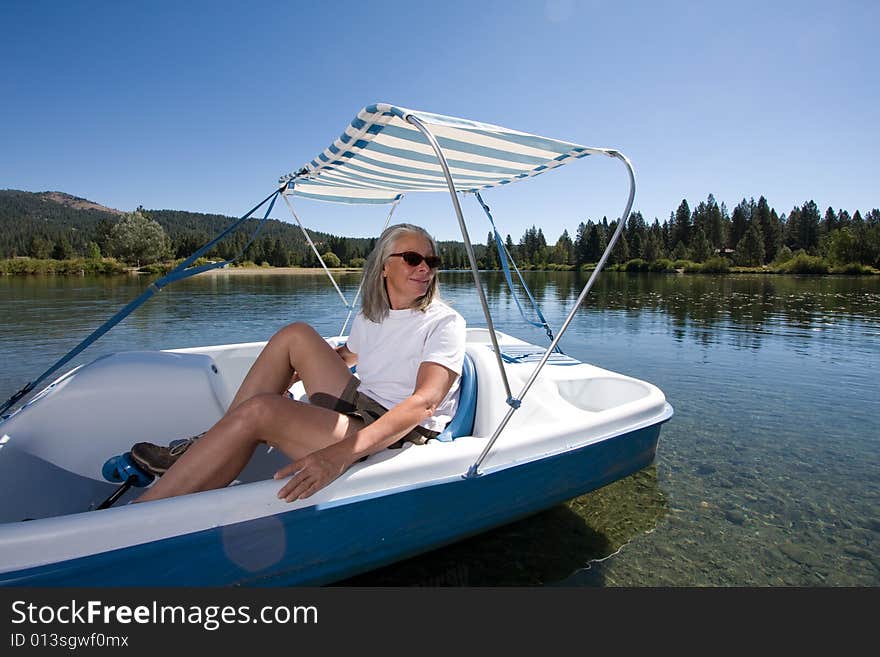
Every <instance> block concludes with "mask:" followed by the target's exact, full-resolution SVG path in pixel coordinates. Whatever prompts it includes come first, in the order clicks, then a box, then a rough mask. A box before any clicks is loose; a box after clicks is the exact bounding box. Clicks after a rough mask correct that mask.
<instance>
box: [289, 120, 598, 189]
mask: <svg viewBox="0 0 880 657" xmlns="http://www.w3.org/2000/svg"><path fill="white" fill-rule="evenodd" d="M410 115H412V116H415V117H416V118H417V119H419V120H420V121H421V122H422V123H424V124H425V125H426V126H427V127H428V129H429V130H430V131H431V133H432V134H433V135H434V137H435V138H436V139H437V141H438V143H439V144H440V148H441V149H442V150H443V154H444V156H445V157H446V160H447V163H448V164H449V167H450V172H451V174H452V178H453V181H454V183H455V189H456V191H458V192H473V191H478V190H481V189H486V188H488V187H496V186H498V185H506V184H508V183H511V182H513V181H515V180H519V179H521V178H529V177H531V176H537V175H538V174H540V173H543V172H545V171H548V170H550V169H553V168H556V167H558V166H561V165H563V164H565V163H566V162H569V161H571V160H572V159H575V158H580V157H584V156H585V155H590V154H591V153H607V152H608V151H607V150H605V149H599V148H587V147H585V146H578V145H577V144H572V143H570V142H566V141H559V140H557V139H548V138H546V137H538V136H536V135H530V134H527V133H525V132H518V131H516V130H509V129H507V128H502V127H500V126H496V125H490V124H488V123H478V122H476V121H469V120H467V119H457V118H455V117H452V116H442V115H440V114H430V113H428V112H421V111H417V110H409V109H406V108H403V107H397V106H394V105H387V104H377V105H370V106H369V107H365V108H364V109H362V110H361V111H360V112H358V115H357V117H356V118H355V119H354V120H353V121H352V122H351V124H350V125H349V126H348V128H347V129H346V130H345V132H344V133H343V134H342V136H340V137H339V139H337V140H336V141H335V142H333V144H332V145H331V146H330V148H328V149H327V150H325V151H324V152H323V153H321V154H320V155H319V156H318V157H317V158H315V159H314V160H312V161H311V162H309V163H308V164H307V165H305V166H304V167H302V168H301V169H300V170H299V171H298V172H296V173H291V174H288V175H287V176H282V178H281V182H282V183H283V182H286V183H287V188H286V192H285V193H287V194H290V193H292V194H294V195H296V196H302V197H304V198H310V199H316V200H320V201H332V202H337V203H391V202H393V201H396V200H398V199H399V198H400V197H401V196H403V194H405V193H407V192H444V191H447V190H448V189H449V188H448V186H447V184H446V178H445V176H444V175H443V170H442V168H441V167H440V162H439V161H438V159H437V155H436V154H435V152H434V149H433V148H432V147H431V144H430V143H429V142H428V140H427V139H426V138H425V136H424V135H423V134H422V133H421V131H420V130H419V129H418V128H416V127H415V126H414V125H412V124H410V123H408V122H407V120H406V118H407V116H410Z"/></svg>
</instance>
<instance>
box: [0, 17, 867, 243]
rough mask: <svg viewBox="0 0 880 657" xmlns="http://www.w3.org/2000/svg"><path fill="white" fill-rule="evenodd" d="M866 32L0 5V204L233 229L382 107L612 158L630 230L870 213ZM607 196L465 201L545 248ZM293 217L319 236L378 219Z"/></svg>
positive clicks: (611, 187) (447, 212)
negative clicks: (711, 214) (79, 204)
mask: <svg viewBox="0 0 880 657" xmlns="http://www.w3.org/2000/svg"><path fill="white" fill-rule="evenodd" d="M878 19H880V3H877V2H821V3H817V2H809V1H803V2H769V3H768V2H750V1H747V2H736V3H720V2H706V3H698V2H656V3H648V2H626V1H622V0H620V1H616V2H602V1H592V2H588V1H580V0H549V1H544V0H535V1H518V2H515V1H507V2H481V1H479V0H470V1H459V0H445V1H443V2H432V1H425V2H418V3H402V2H384V1H383V2H378V1H377V2H359V3H355V2H320V3H314V2H281V3H277V2H274V3H263V2H256V1H249V2H240V3H233V2H223V1H213V2H183V3H181V2H159V1H154V2H147V1H143V2H118V1H112V2H111V1H86V0H82V1H79V2H70V3H61V2H44V1H41V0H34V1H29V0H0V23H2V24H3V25H4V26H5V29H4V39H3V40H2V41H0V61H2V66H0V76H2V80H0V84H2V87H0V88H2V93H0V99H2V100H0V188H12V189H24V190H29V191H44V190H60V191H64V192H68V193H71V194H74V195H77V196H82V197H86V198H89V199H91V200H93V201H96V202H98V203H102V204H104V205H108V206H111V207H116V208H119V209H122V210H132V209H134V208H135V207H137V206H138V205H143V206H145V207H147V208H157V209H158V208H170V209H180V210H191V211H197V212H216V213H221V214H227V215H233V216H239V215H241V214H243V213H244V212H245V211H247V210H248V209H250V207H251V206H252V205H254V204H255V203H256V202H258V201H259V200H260V199H262V198H263V197H265V196H266V195H268V194H269V193H270V192H271V191H272V190H273V188H274V186H275V184H276V181H277V179H278V176H279V175H281V174H284V173H287V172H288V171H291V170H295V169H297V168H299V167H300V166H301V165H302V164H304V163H305V162H307V161H308V160H311V159H312V158H313V157H314V156H315V155H316V154H317V153H318V152H320V151H321V150H323V149H324V148H326V147H327V146H328V145H329V144H330V142H331V141H332V140H333V139H335V138H336V137H337V136H338V135H339V134H340V133H341V132H342V130H343V129H344V128H345V126H346V125H347V123H348V122H349V121H350V120H351V119H352V118H353V117H354V115H355V114H356V113H357V111H358V110H359V109H360V108H362V107H363V106H365V105H369V104H371V103H374V102H389V103H394V104H398V105H402V106H405V107H411V108H417V109H423V110H427V111H432V112H437V113H441V114H451V115H454V116H461V117H465V118H469V119H475V120H479V121H485V122H488V123H496V124H500V125H504V126H507V127H510V128H514V129H517V130H523V131H526V132H534V133H537V134H542V135H546V136H550V137H557V138H560V139H565V140H568V141H573V142H576V143H580V144H584V145H588V146H604V147H613V148H617V149H619V150H621V151H622V152H623V153H625V154H626V155H627V156H628V157H629V158H630V159H631V160H632V162H633V164H634V166H635V170H636V176H637V181H638V187H637V193H636V200H635V205H634V208H635V209H637V210H640V211H641V212H642V213H643V215H644V216H645V218H646V219H647V220H648V221H651V220H653V218H654V217H658V218H659V219H660V220H661V221H662V220H664V219H666V218H667V217H668V215H669V212H670V211H671V210H674V209H675V208H676V207H677V206H678V204H679V203H680V202H681V200H682V199H683V198H685V199H687V200H688V202H689V203H690V204H691V207H693V206H695V205H696V204H697V203H698V202H699V201H701V200H704V199H705V198H706V197H707V195H708V194H710V193H712V194H714V195H715V197H716V199H717V200H718V201H719V202H725V203H726V204H727V205H728V207H729V208H730V209H732V208H733V206H735V205H736V204H737V203H738V202H739V200H740V199H742V198H743V197H746V198H748V197H752V196H754V197H755V198H756V199H757V197H758V196H760V195H762V194H763V195H764V196H766V197H767V199H768V201H769V202H770V204H771V206H773V207H774V208H776V210H777V211H778V212H780V213H783V212H788V211H789V210H790V209H791V207H792V206H794V205H801V204H802V203H804V202H805V201H807V200H810V199H813V200H815V201H816V203H817V204H818V205H819V206H820V208H822V210H824V208H825V207H827V206H829V205H831V206H833V207H835V208H841V207H842V208H845V209H847V210H849V211H850V212H853V211H855V210H857V209H860V210H862V211H864V210H867V209H870V208H873V207H877V206H878V205H880V199H878V194H877V191H876V190H877V181H878V179H880V175H878V164H877V162H878V156H877V154H878V150H880V139H878V127H877V123H878V121H877V118H878V109H877V108H878V93H880V91H878V90H880V79H878V78H880V74H878V69H880V67H878V62H880V56H878V54H880V53H878V50H880V47H878V45H877V39H876V26H877V24H878ZM626 193H627V179H626V174H625V172H624V170H623V168H622V166H621V165H620V164H619V163H617V162H616V161H614V160H609V159H605V158H601V159H600V158H586V159H584V160H581V161H578V162H575V163H573V164H572V165H570V166H566V167H563V168H562V169H560V170H558V171H554V172H551V173H549V174H548V175H546V176H540V177H539V178H536V179H533V180H526V181H523V182H521V183H517V184H514V185H510V186H507V187H505V188H503V189H499V190H492V191H488V192H486V193H485V194H484V198H485V200H486V201H487V203H489V204H490V205H491V206H492V209H493V214H494V215H495V218H496V221H497V222H498V224H499V229H500V230H501V231H502V233H510V234H511V235H512V236H513V237H514V239H515V240H516V239H518V238H519V237H520V236H521V235H522V233H523V231H524V230H525V229H526V228H528V227H529V226H531V225H533V224H534V225H537V226H539V227H541V228H542V230H543V231H544V233H545V235H546V236H547V238H548V240H550V241H551V242H552V241H555V239H556V238H557V237H558V236H559V234H560V233H561V232H562V230H563V229H565V228H567V229H568V230H569V232H571V233H572V234H573V233H574V231H575V229H576V227H577V224H578V222H580V221H584V220H587V219H599V218H601V217H602V216H603V215H607V216H608V217H609V219H610V218H613V217H616V216H617V215H619V213H620V211H621V210H622V208H623V204H624V201H625V196H626ZM478 210H479V209H478V208H477V207H475V206H465V212H466V214H467V217H468V224H469V226H470V232H471V235H472V237H473V238H474V239H475V240H476V241H484V240H485V235H486V232H487V230H488V224H487V223H486V221H485V219H484V217H483V216H482V215H481V213H480V212H479V211H478ZM298 211H299V213H300V216H301V217H302V219H303V221H304V222H305V223H306V225H308V226H310V227H314V228H319V229H321V230H328V231H330V232H335V233H337V234H348V235H374V234H376V233H377V231H378V228H379V227H380V226H381V223H382V221H383V220H384V210H382V209H377V208H350V207H348V206H336V205H328V204H318V203H310V202H307V201H300V202H299V206H298ZM286 213H287V210H286V208H285V207H284V206H283V205H281V206H279V208H278V209H276V211H275V212H274V213H273V216H275V217H276V218H279V219H285V220H289V219H290V217H289V215H288V214H286ZM395 219H399V220H408V221H413V222H415V223H421V224H424V225H426V226H428V227H429V228H430V229H431V230H432V231H433V232H434V233H435V235H437V237H439V238H441V239H456V238H458V237H459V233H458V228H457V223H456V221H455V218H454V215H453V214H452V206H451V203H450V201H449V198H448V196H441V195H430V196H425V195H415V194H413V195H410V196H409V197H407V198H406V199H405V200H404V201H403V203H402V204H401V206H400V208H399V209H398V211H397V213H396V214H395Z"/></svg>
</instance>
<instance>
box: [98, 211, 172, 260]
mask: <svg viewBox="0 0 880 657" xmlns="http://www.w3.org/2000/svg"><path fill="white" fill-rule="evenodd" d="M107 246H108V249H109V251H110V253H112V254H113V255H114V256H116V257H117V258H119V259H120V260H123V261H125V262H127V263H129V264H136V265H137V266H138V267H140V266H141V265H143V264H150V263H153V262H158V261H159V260H162V259H163V258H164V257H165V256H166V255H167V253H168V250H169V242H168V236H167V235H166V234H165V231H164V230H163V228H162V226H160V225H159V224H158V223H157V222H156V221H153V220H152V219H149V218H148V217H146V216H144V215H143V214H142V213H141V212H137V211H136V212H131V213H129V214H127V215H125V217H123V218H122V220H121V221H119V222H118V223H117V224H115V225H114V226H113V228H111V229H110V235H109V236H108V238H107Z"/></svg>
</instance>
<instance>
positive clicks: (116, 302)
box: [0, 272, 880, 586]
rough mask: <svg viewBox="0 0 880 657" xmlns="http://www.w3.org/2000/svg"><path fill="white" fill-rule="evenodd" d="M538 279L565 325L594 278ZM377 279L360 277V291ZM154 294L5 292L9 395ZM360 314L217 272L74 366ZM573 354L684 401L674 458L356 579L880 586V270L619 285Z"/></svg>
mask: <svg viewBox="0 0 880 657" xmlns="http://www.w3.org/2000/svg"><path fill="white" fill-rule="evenodd" d="M441 276H442V291H443V295H444V297H445V298H446V299H447V300H448V301H450V302H451V303H452V304H453V305H454V306H455V307H456V308H457V309H458V310H459V312H461V313H462V314H463V315H464V316H465V318H466V319H467V320H468V323H469V324H470V325H471V326H482V325H484V320H483V317H482V313H481V311H480V307H479V302H478V300H477V299H476V295H475V294H474V293H473V279H472V278H471V276H470V274H468V273H459V272H444V273H443V274H442V275H441ZM526 277H527V280H528V282H529V285H530V286H531V287H532V291H533V293H534V295H535V297H536V299H537V300H538V302H539V304H540V305H541V308H542V311H543V312H544V315H545V316H546V317H547V320H548V321H549V323H550V325H551V326H553V327H558V326H559V325H560V324H561V323H562V321H563V319H564V317H565V315H566V311H567V309H568V308H569V307H570V306H571V304H572V303H573V301H574V300H575V299H576V297H577V295H578V293H579V292H580V289H581V287H582V286H583V284H584V283H585V278H583V277H582V276H579V275H578V274H575V273H570V272H569V273H527V274H526ZM357 281H358V279H357V277H356V276H355V275H345V276H343V277H342V279H341V287H342V289H343V292H345V293H346V294H347V295H348V297H349V298H351V297H352V296H353V294H354V290H355V289H356V286H357ZM147 283H148V281H147V280H146V279H136V278H125V277H115V278H100V279H99V278H34V277H31V278H19V277H4V278H0V317H2V319H3V321H2V322H0V349H2V351H3V353H4V357H3V361H4V367H3V370H2V372H0V397H2V399H3V400H5V399H6V398H8V397H9V396H10V395H11V394H12V393H13V392H14V391H15V390H17V389H18V388H20V387H21V386H22V385H23V384H24V383H25V382H27V381H29V380H31V379H33V378H34V377H36V376H37V375H39V374H40V373H42V372H43V371H44V370H45V369H47V368H48V366H50V365H51V364H52V363H54V362H55V360H57V359H58V358H59V357H61V356H62V355H64V353H66V352H67V351H68V350H69V349H70V348H72V347H73V346H75V345H76V344H77V343H78V342H79V341H80V340H81V339H82V338H84V337H85V336H86V335H88V333H90V332H91V331H92V330H93V329H94V328H96V327H97V326H98V325H99V324H100V323H101V322H102V321H103V320H104V319H106V318H108V317H110V316H111V315H112V314H113V313H114V312H116V310H118V309H119V308H121V307H122V306H123V305H125V303H127V302H128V301H130V300H131V299H132V298H134V297H135V296H136V295H137V294H138V293H140V292H141V291H142V290H143V289H144V288H145V287H146V285H147ZM486 288H487V294H488V297H489V303H490V306H491V308H492V311H493V316H494V317H495V318H496V328H498V329H499V330H501V331H504V332H506V333H510V334H512V335H515V336H517V337H520V338H523V339H526V340H528V341H530V342H534V343H537V344H546V337H545V336H544V333H543V331H542V330H539V329H535V328H533V327H531V326H529V325H527V324H525V323H524V322H523V321H522V320H521V318H520V315H519V312H518V311H517V308H516V305H515V303H514V301H513V299H512V297H511V295H510V293H509V292H508V291H507V289H506V286H505V285H504V283H503V279H502V277H501V276H500V275H497V274H490V275H488V277H487V281H486ZM344 316H345V313H344V312H343V308H342V305H341V302H340V300H339V297H338V296H337V294H336V291H335V290H334V288H333V287H332V286H331V284H330V283H329V282H328V281H327V279H326V278H324V277H323V276H317V275H315V276H311V275H292V276H284V275H254V276H225V275H219V276H207V277H206V276H199V277H196V278H195V279H190V280H187V281H182V282H180V283H177V284H175V285H173V286H171V287H169V288H166V289H165V290H164V291H163V292H162V293H161V294H158V295H157V296H155V297H154V298H153V299H152V300H150V301H149V302H147V304H146V305H144V306H143V307H141V308H140V309H139V310H137V311H136V312H135V313H134V314H132V315H131V316H129V317H128V318H127V319H126V320H125V321H124V322H122V323H121V324H120V325H119V326H117V327H116V328H115V329H113V330H112V331H111V332H110V333H108V334H107V335H106V336H104V337H103V338H102V339H101V340H100V341H99V342H97V343H96V344H95V345H93V346H92V347H90V348H89V349H88V350H86V351H85V352H84V353H83V354H81V355H80V357H78V358H77V359H76V360H75V361H74V363H80V362H86V361H88V360H91V359H93V358H95V357H97V356H99V355H101V354H103V353H108V352H113V351H119V350H124V349H157V348H175V347H190V346H199V345H208V344H222V343H230V342H250V341H256V340H265V339H268V337H269V336H270V335H271V334H272V333H273V332H274V330H275V329H277V328H278V327H280V326H281V325H283V324H285V323H288V322H290V321H294V320H300V319H302V320H306V321H309V322H311V323H312V324H313V325H314V326H315V327H316V328H317V329H318V331H319V332H321V333H322V334H336V333H337V332H338V331H339V329H340V327H341V325H342V320H343V319H344ZM562 348H563V350H564V351H565V352H566V353H568V354H570V355H572V356H574V357H576V358H578V359H580V360H584V361H588V362H592V363H595V364H596V365H599V366H601V367H605V368H608V369H611V370H615V371H619V372H623V373H625V374H629V375H632V376H635V377H637V378H641V379H645V380H647V381H650V382H652V383H654V384H656V385H657V386H659V387H660V388H661V389H662V390H663V391H664V393H665V394H666V397H667V399H668V400H669V402H670V403H671V404H672V405H673V407H674V408H675V416H674V417H673V418H672V420H671V421H670V422H668V423H667V424H665V425H664V427H663V429H662V431H661V435H660V445H659V448H658V453H657V459H656V462H655V464H654V465H653V466H651V467H650V468H648V469H646V470H644V471H642V472H640V473H637V474H636V475H634V476H632V477H629V478H627V479H625V480H623V481H620V482H616V483H614V484H612V485H610V486H607V487H605V488H603V489H601V490H599V491H595V492H593V493H591V494H588V495H584V496H582V497H579V498H577V499H575V500H572V501H571V502H569V503H567V504H564V505H559V506H557V507H555V508H553V509H551V510H549V511H546V512H544V513H541V514H539V515H537V516H533V517H531V518H528V519H526V520H522V521H520V522H517V523H514V524H511V525H507V526H505V527H502V528H499V529H497V530H494V531H491V532H488V533H485V534H482V535H480V536H478V537H475V538H471V539H468V540H465V541H462V542H460V543H457V544H455V545H452V546H449V547H446V548H443V549H440V550H436V551H434V552H431V553H428V554H425V555H422V556H420V557H416V558H413V559H410V560H407V561H404V562H401V563H398V564H394V565H392V566H388V567H386V568H383V569H381V570H377V571H373V572H371V573H367V574H364V575H361V576H358V577H356V578H353V579H351V580H347V581H346V582H342V583H341V584H351V585H354V584H357V585H363V586H371V585H471V586H485V585H488V586H493V585H561V586H788V585H794V586H877V585H880V548H878V539H880V420H878V415H880V413H878V411H880V394H878V387H877V372H878V369H880V277H793V276H758V275H755V276H745V275H737V276H727V277H713V276H703V275H660V274H641V275H635V274H618V273H605V274H602V275H601V276H600V277H599V279H598V280H597V284H596V287H595V289H594V291H593V292H592V293H591V294H590V295H589V297H588V299H587V301H586V302H585V303H584V305H583V307H582V309H581V310H580V312H579V313H578V315H577V316H576V318H575V320H574V321H573V322H572V324H571V326H570V328H569V331H568V332H567V333H566V334H565V336H564V338H563V340H562ZM65 369H68V368H65ZM53 378H54V377H53ZM501 439H502V440H503V436H502V438H501Z"/></svg>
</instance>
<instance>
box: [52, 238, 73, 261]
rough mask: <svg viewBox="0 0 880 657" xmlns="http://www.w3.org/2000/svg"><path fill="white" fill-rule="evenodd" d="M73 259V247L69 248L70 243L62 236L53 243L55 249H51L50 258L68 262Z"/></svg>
mask: <svg viewBox="0 0 880 657" xmlns="http://www.w3.org/2000/svg"><path fill="white" fill-rule="evenodd" d="M72 257H73V247H72V246H70V241H69V240H68V239H67V237H65V236H64V235H62V236H61V237H59V238H58V240H56V242H55V247H54V248H53V249H52V258H53V259H54V260H68V259H70V258H72Z"/></svg>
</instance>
